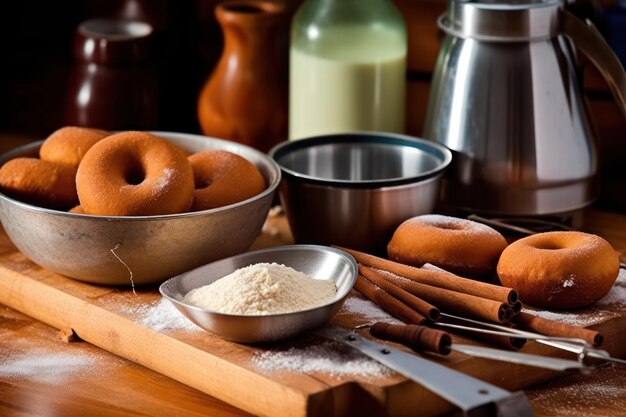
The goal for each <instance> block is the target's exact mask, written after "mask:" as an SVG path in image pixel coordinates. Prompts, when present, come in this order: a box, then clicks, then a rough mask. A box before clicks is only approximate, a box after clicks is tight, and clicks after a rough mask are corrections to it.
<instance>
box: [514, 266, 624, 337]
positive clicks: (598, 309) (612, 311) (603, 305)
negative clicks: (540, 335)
mask: <svg viewBox="0 0 626 417" xmlns="http://www.w3.org/2000/svg"><path fill="white" fill-rule="evenodd" d="M524 311H525V312H527V313H530V314H534V315H536V316H540V317H543V318H545V319H549V320H554V321H559V322H562V323H567V324H571V325H574V326H583V327H586V326H592V325H594V324H598V323H602V322H603V321H606V320H609V319H611V318H613V317H617V316H619V315H621V314H623V313H624V312H626V270H624V269H620V271H619V275H618V276H617V280H616V281H615V284H614V285H613V287H612V288H611V291H609V293H608V294H607V295H606V296H605V297H604V298H602V299H601V300H599V301H598V302H597V303H595V304H593V305H591V306H589V307H587V308H583V309H581V310H569V311H545V310H537V309H534V308H530V307H525V308H524Z"/></svg>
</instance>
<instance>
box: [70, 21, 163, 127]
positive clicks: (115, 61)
mask: <svg viewBox="0 0 626 417" xmlns="http://www.w3.org/2000/svg"><path fill="white" fill-rule="evenodd" d="M151 36H152V26H150V25H149V24H147V23H144V22H138V21H124V20H116V19H91V20H87V21H85V22H83V23H81V24H80V25H79V26H78V29H77V30H76V34H75V38H74V58H75V61H76V63H75V66H74V68H73V70H72V73H71V75H70V80H69V85H68V89H67V96H66V104H65V113H66V114H65V123H66V124H69V125H76V126H89V127H96V128H100V129H108V130H130V129H133V130H146V129H155V128H157V123H158V80H157V74H156V68H155V67H154V64H153V63H152V61H151V57H150V48H151V40H152V39H151Z"/></svg>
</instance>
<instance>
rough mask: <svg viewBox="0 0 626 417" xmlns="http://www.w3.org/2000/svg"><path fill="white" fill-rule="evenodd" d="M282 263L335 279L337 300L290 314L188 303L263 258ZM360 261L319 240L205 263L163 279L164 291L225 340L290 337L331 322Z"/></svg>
mask: <svg viewBox="0 0 626 417" xmlns="http://www.w3.org/2000/svg"><path fill="white" fill-rule="evenodd" d="M272 262H276V263H278V264H282V265H285V266H289V267H291V268H293V269H295V270H297V271H300V272H303V273H305V274H307V275H309V276H310V277H312V278H315V279H325V280H333V281H335V285H336V287H337V294H336V295H335V299H334V300H333V301H332V302H330V303H328V304H325V305H322V306H319V307H315V308H312V309H309V310H304V311H298V312H294V313H286V314H272V315H263V316H244V315H232V314H222V313H216V312H213V311H207V310H204V309H201V308H198V307H194V306H192V305H189V304H186V303H184V302H183V298H184V297H185V295H186V294H187V293H188V292H189V291H191V290H193V289H195V288H199V287H202V286H204V285H209V284H211V283H212V282H214V281H216V280H218V279H220V278H223V277H225V276H226V275H229V274H230V273H232V272H234V271H236V270H237V269H239V268H244V267H246V266H249V265H253V264H257V263H272ZM356 276H357V264H356V261H355V260H354V258H353V257H352V256H350V255H349V254H347V253H345V252H343V251H340V250H338V249H334V248H329V247H325V246H316V245H290V246H281V247H275V248H269V249H261V250H257V251H252V252H246V253H243V254H241V255H237V256H233V257H230V258H227V259H222V260H221V261H217V262H214V263H212V264H209V265H204V266H201V267H200V268H197V269H194V270H193V271H189V272H186V273H184V274H182V275H179V276H177V277H174V278H171V279H169V280H167V281H165V282H164V283H163V284H161V287H160V288H159V290H160V291H161V294H163V296H164V297H165V298H167V299H168V300H170V301H171V302H172V303H174V305H175V306H176V308H178V310H180V311H181V312H182V313H183V314H184V315H185V316H187V317H188V318H189V319H190V320H191V321H193V322H194V323H196V324H197V325H198V326H200V327H202V328H203V329H205V330H208V331H210V332H212V333H215V334H217V335H219V336H221V337H223V338H224V339H228V340H232V341H235V342H242V343H258V342H270V341H275V340H280V339H286V338H288V337H291V336H294V335H296V334H298V333H301V332H304V331H306V330H309V329H313V328H315V327H318V326H321V325H322V324H324V323H326V322H328V321H329V320H330V319H331V318H332V317H333V316H334V315H335V313H337V311H339V309H340V308H341V306H342V304H343V302H344V300H345V299H346V297H347V296H348V293H349V292H350V290H351V289H352V287H353V286H354V283H355V281H356Z"/></svg>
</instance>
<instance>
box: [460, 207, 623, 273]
mask: <svg viewBox="0 0 626 417" xmlns="http://www.w3.org/2000/svg"><path fill="white" fill-rule="evenodd" d="M467 218H468V219H469V220H473V221H475V222H479V223H483V224H486V225H487V226H492V227H499V228H501V229H506V230H510V231H512V232H517V233H521V234H524V235H529V236H530V235H534V234H536V233H537V232H535V231H534V230H531V229H527V228H525V227H520V226H515V225H513V224H509V223H506V222H504V221H501V220H499V219H487V218H485V217H482V216H479V215H477V214H470V215H469V216H467ZM543 223H544V224H546V225H549V226H554V227H558V228H559V229H561V230H566V231H574V230H575V229H572V228H571V227H568V226H565V225H562V224H560V223H554V222H548V221H543ZM619 267H620V269H626V263H624V262H621V261H620V263H619Z"/></svg>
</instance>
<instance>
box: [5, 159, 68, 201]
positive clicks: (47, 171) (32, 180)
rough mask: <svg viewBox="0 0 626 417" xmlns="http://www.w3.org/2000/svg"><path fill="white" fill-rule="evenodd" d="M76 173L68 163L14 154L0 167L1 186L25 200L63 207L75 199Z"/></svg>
mask: <svg viewBox="0 0 626 417" xmlns="http://www.w3.org/2000/svg"><path fill="white" fill-rule="evenodd" d="M75 176H76V169H75V168H74V167H72V166H69V165H64V164H56V163H54V162H49V161H42V160H41V159H38V158H15V159H11V160H10V161H8V162H7V163H5V164H4V165H2V168H0V189H1V190H2V192H3V193H4V194H6V195H8V196H9V197H13V198H15V199H17V200H20V201H23V202H25V203H29V204H34V205H36V206H40V207H47V208H52V209H61V210H66V209H68V208H69V207H72V206H74V205H76V203H77V202H78V196H77V195H76V185H75V182H74V178H75Z"/></svg>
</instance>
